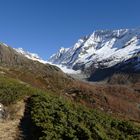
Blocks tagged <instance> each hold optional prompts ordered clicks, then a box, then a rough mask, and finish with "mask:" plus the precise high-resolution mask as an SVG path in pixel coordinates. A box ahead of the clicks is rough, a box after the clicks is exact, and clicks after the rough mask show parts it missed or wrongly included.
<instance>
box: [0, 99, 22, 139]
mask: <svg viewBox="0 0 140 140" xmlns="http://www.w3.org/2000/svg"><path fill="white" fill-rule="evenodd" d="M24 109H25V103H24V101H19V102H17V103H16V104H13V105H11V106H9V107H8V108H7V111H8V112H9V111H10V112H9V114H10V115H9V116H8V118H7V119H6V120H4V121H3V122H0V140H17V139H19V135H20V132H19V128H18V126H19V123H20V119H21V118H22V117H23V114H24Z"/></svg>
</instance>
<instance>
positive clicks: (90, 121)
mask: <svg viewBox="0 0 140 140" xmlns="http://www.w3.org/2000/svg"><path fill="white" fill-rule="evenodd" d="M27 96H31V98H30V102H29V105H30V113H31V116H30V117H31V120H32V126H33V127H32V131H33V135H34V139H38V138H39V139H42V140H45V139H47V140H49V139H56V140H58V139H66V140H68V139H72V140H78V139H79V140H88V139H95V140H98V139H115V140H116V139H124V140H126V139H136V140H137V139H139V136H140V135H139V134H140V128H138V127H137V126H135V125H134V124H132V123H129V122H127V121H120V120H117V119H114V118H112V117H110V116H108V115H107V114H104V113H101V112H98V111H96V110H93V109H92V110H91V109H89V108H86V107H84V106H83V105H80V104H75V103H73V102H72V101H70V100H68V99H64V98H62V97H58V96H56V95H51V94H49V93H47V92H43V91H40V90H37V89H35V88H32V87H30V86H29V85H27V84H25V83H23V82H21V81H18V80H14V79H12V78H7V77H5V76H1V77H0V102H2V103H3V104H5V105H7V106H9V105H10V104H13V103H16V102H17V101H19V100H21V99H23V98H26V97H27Z"/></svg>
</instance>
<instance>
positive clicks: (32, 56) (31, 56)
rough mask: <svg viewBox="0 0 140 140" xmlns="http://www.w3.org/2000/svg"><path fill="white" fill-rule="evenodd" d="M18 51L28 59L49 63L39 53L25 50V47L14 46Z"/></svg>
mask: <svg viewBox="0 0 140 140" xmlns="http://www.w3.org/2000/svg"><path fill="white" fill-rule="evenodd" d="M14 49H15V50H16V51H17V52H18V53H20V54H22V55H24V56H25V57H27V58H28V59H31V60H34V61H39V62H41V63H47V61H44V60H43V59H42V58H41V57H40V56H39V55H38V54H36V53H30V52H28V51H25V50H23V48H14Z"/></svg>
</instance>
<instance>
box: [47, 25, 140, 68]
mask: <svg viewBox="0 0 140 140" xmlns="http://www.w3.org/2000/svg"><path fill="white" fill-rule="evenodd" d="M63 50H65V49H64V48H63ZM139 52H140V28H137V29H120V30H99V31H95V32H93V33H92V34H91V35H90V36H86V37H84V38H83V39H79V40H78V42H77V43H76V44H75V45H74V46H73V47H72V48H69V49H67V50H65V51H60V50H59V51H58V52H57V53H56V54H55V55H53V56H52V57H51V58H50V59H49V62H52V63H54V64H57V65H63V66H67V67H69V68H73V69H83V68H86V67H90V66H91V65H94V67H96V68H98V67H106V68H107V67H112V66H114V65H116V64H118V63H120V62H123V61H126V60H128V59H130V58H132V57H134V56H135V54H137V53H139Z"/></svg>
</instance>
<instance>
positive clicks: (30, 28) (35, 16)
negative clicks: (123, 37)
mask: <svg viewBox="0 0 140 140" xmlns="http://www.w3.org/2000/svg"><path fill="white" fill-rule="evenodd" d="M136 27H140V0H0V41H1V42H5V43H7V44H8V45H10V46H12V47H15V48H18V47H22V48H23V49H25V50H28V51H30V52H35V53H38V54H39V55H40V56H41V57H42V58H44V59H47V58H48V57H49V56H50V55H51V54H53V53H55V52H56V51H57V50H58V49H59V48H60V47H71V46H72V45H73V44H74V43H75V42H76V41H77V40H78V39H79V38H80V37H82V36H85V35H88V34H91V33H92V32H93V31H94V30H99V29H120V28H136Z"/></svg>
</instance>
